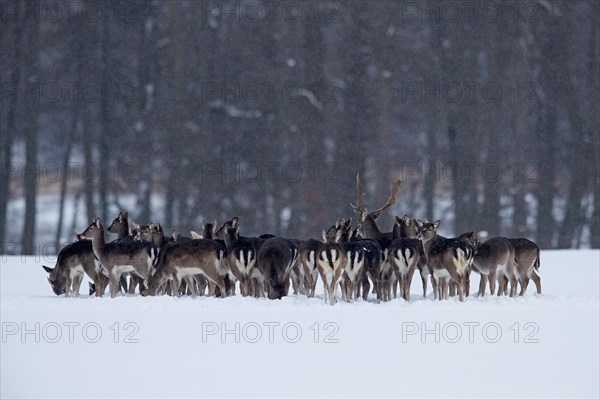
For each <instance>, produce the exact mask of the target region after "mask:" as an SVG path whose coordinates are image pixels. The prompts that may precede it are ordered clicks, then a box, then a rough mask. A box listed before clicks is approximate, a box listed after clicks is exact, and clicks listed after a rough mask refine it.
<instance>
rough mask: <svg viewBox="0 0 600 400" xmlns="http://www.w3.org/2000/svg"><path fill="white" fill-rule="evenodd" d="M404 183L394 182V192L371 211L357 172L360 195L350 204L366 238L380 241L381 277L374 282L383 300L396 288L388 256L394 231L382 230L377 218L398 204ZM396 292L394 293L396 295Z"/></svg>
mask: <svg viewBox="0 0 600 400" xmlns="http://www.w3.org/2000/svg"><path fill="white" fill-rule="evenodd" d="M401 184H402V181H401V180H399V179H398V180H397V181H395V182H394V183H393V184H392V192H391V194H390V197H389V198H388V200H387V201H386V202H385V204H384V205H383V206H382V207H380V208H379V209H377V210H375V211H371V212H369V211H368V210H367V207H366V204H365V193H364V192H363V191H362V185H361V183H360V176H359V175H358V174H356V192H357V196H358V204H357V205H353V204H350V206H351V207H352V208H353V210H354V213H355V214H356V215H357V217H358V225H360V226H361V229H362V234H363V236H364V237H365V238H366V239H375V240H377V241H378V242H379V245H380V246H381V251H382V262H381V269H380V277H379V279H377V280H376V281H374V282H373V286H374V289H375V291H376V292H377V294H378V298H379V299H380V300H383V301H388V300H390V299H391V298H392V289H394V290H396V275H395V274H394V269H393V267H392V264H391V262H390V260H389V257H388V250H389V246H390V244H391V243H392V236H393V233H392V232H382V231H381V230H380V229H379V226H377V222H376V220H377V218H379V216H380V215H381V213H382V212H383V211H384V210H386V209H387V208H389V207H391V206H393V205H394V204H396V196H397V194H398V189H400V185H401ZM395 295H396V293H394V296H395Z"/></svg>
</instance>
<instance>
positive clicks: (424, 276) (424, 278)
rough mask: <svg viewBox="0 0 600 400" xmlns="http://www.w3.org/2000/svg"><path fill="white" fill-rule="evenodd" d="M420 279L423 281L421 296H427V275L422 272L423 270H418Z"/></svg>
mask: <svg viewBox="0 0 600 400" xmlns="http://www.w3.org/2000/svg"><path fill="white" fill-rule="evenodd" d="M420 275H421V281H422V282H423V298H424V299H425V298H427V275H429V274H424V271H420Z"/></svg>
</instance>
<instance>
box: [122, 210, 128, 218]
mask: <svg viewBox="0 0 600 400" xmlns="http://www.w3.org/2000/svg"><path fill="white" fill-rule="evenodd" d="M123 218H125V219H129V213H127V211H125V212H124V213H123Z"/></svg>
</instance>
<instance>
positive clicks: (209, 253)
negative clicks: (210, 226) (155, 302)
mask: <svg viewBox="0 0 600 400" xmlns="http://www.w3.org/2000/svg"><path fill="white" fill-rule="evenodd" d="M224 251H225V248H224V247H223V245H221V244H220V243H219V242H217V241H216V240H211V239H190V240H185V241H183V242H175V243H173V244H171V245H169V246H167V247H166V248H165V250H164V254H163V256H162V257H161V262H160V264H159V265H158V267H157V268H156V272H155V273H154V275H152V277H151V278H150V280H149V282H148V288H147V289H146V290H144V291H143V292H142V294H143V295H144V296H146V295H150V296H155V295H156V294H157V292H158V289H159V288H160V287H161V286H162V285H164V284H165V283H166V282H167V281H170V282H171V285H172V292H173V294H174V295H176V296H180V295H181V292H180V286H181V282H182V280H183V279H185V278H187V277H195V276H196V275H199V274H200V275H202V276H203V277H204V278H206V279H207V280H208V281H209V282H211V283H213V284H214V285H216V287H218V288H219V294H220V296H221V297H225V296H226V295H227V290H226V289H225V281H224V279H223V276H224V275H226V274H227V270H225V269H224V268H223V265H222V259H223V253H224ZM188 289H189V290H190V291H191V294H192V296H196V294H197V292H196V287H195V285H193V284H191V285H188Z"/></svg>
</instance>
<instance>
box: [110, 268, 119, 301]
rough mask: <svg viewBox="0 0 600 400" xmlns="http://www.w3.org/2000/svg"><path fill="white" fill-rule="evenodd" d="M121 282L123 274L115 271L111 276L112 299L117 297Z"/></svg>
mask: <svg viewBox="0 0 600 400" xmlns="http://www.w3.org/2000/svg"><path fill="white" fill-rule="evenodd" d="M120 281H121V274H120V273H119V272H118V271H117V270H116V269H115V270H113V272H112V273H111V274H110V297H111V298H115V297H117V292H118V290H119V283H120Z"/></svg>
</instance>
